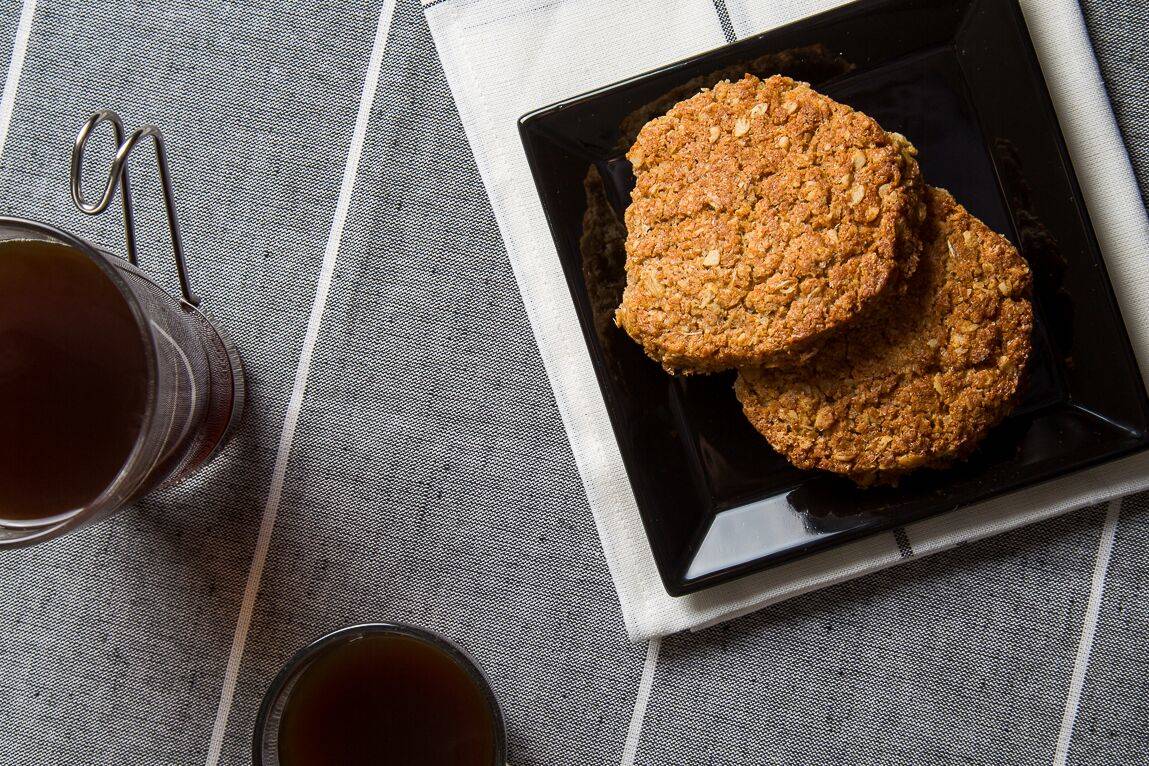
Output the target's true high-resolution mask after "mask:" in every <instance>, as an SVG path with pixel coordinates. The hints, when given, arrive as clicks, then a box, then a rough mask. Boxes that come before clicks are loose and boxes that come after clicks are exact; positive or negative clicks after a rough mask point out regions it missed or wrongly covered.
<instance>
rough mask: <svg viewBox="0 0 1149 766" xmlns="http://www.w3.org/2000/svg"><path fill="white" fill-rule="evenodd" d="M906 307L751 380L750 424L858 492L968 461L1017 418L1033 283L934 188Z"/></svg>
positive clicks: (744, 378)
mask: <svg viewBox="0 0 1149 766" xmlns="http://www.w3.org/2000/svg"><path fill="white" fill-rule="evenodd" d="M922 235H923V239H924V242H925V247H924V249H923V252H922V256H921V260H920V262H919V264H918V268H917V272H916V273H915V274H914V277H913V278H912V279H911V280H910V282H909V283H908V284H907V286H906V292H905V294H904V295H903V296H897V297H896V298H895V299H892V300H890V301H888V302H886V303H885V304H884V305H882V306H881V307H880V308H879V309H878V311H876V312H875V313H874V314H873V315H872V316H871V317H869V318H867V319H866V320H864V321H863V322H862V323H861V324H859V325H857V326H855V327H852V328H850V329H848V330H846V331H845V332H844V333H843V334H842V335H841V336H838V337H835V338H833V339H831V340H830V341H829V342H828V343H827V344H826V345H825V346H824V347H823V348H822V350H821V351H820V352H819V354H818V355H817V356H816V357H815V358H814V359H813V360H812V361H811V362H810V363H809V364H807V365H806V366H804V367H802V368H797V369H792V370H778V369H775V370H764V369H759V370H743V371H742V372H741V373H740V375H739V377H738V381H737V383H736V384H735V392H736V393H737V395H738V399H739V401H741V402H742V407H743V409H744V411H745V413H746V416H747V417H748V418H749V419H750V422H751V423H753V424H754V427H755V428H757V429H758V430H759V431H760V432H761V433H762V434H763V435H764V436H765V437H766V438H767V439H768V440H769V442H770V444H771V445H773V447H774V448H775V449H776V450H778V452H780V453H781V454H782V455H784V456H785V457H786V458H788V459H789V460H790V462H792V463H793V464H794V465H796V466H798V467H799V468H822V469H825V470H828V471H834V472H835V473H841V474H845V475H847V476H849V477H850V478H852V479H853V480H855V481H856V482H858V483H860V484H872V483H893V482H895V481H896V480H897V478H898V477H899V476H901V475H903V474H905V473H906V472H908V471H910V470H913V469H915V468H919V467H923V466H930V467H942V466H944V465H946V464H948V463H950V462H952V461H953V460H955V459H957V458H961V457H963V456H965V455H966V454H967V453H968V452H969V451H970V450H971V449H972V448H973V446H974V445H975V444H976V443H977V442H978V441H979V440H980V439H981V438H982V437H983V436H984V435H985V433H986V431H988V430H989V428H990V427H992V426H993V425H995V424H997V423H998V422H999V421H1000V420H1001V419H1002V418H1004V417H1005V415H1006V414H1007V413H1008V412H1009V410H1010V409H1011V408H1012V407H1013V404H1014V401H1015V398H1016V395H1017V393H1018V389H1019V387H1020V385H1021V381H1022V378H1023V374H1024V371H1025V367H1026V363H1027V361H1028V358H1029V354H1030V343H1031V340H1030V335H1031V331H1032V328H1033V310H1032V307H1031V305H1030V301H1029V294H1030V281H1031V280H1030V272H1029V267H1028V266H1027V265H1026V263H1025V261H1024V260H1022V258H1021V256H1020V255H1019V254H1018V252H1017V250H1016V249H1015V248H1014V247H1013V245H1011V244H1010V243H1009V242H1008V241H1007V240H1006V239H1005V238H1004V237H1002V236H1000V235H999V234H996V233H995V232H993V231H991V230H990V229H989V228H988V227H986V226H985V224H983V223H982V222H981V221H979V220H977V219H976V218H974V217H973V216H972V215H970V214H969V213H968V212H966V210H965V208H963V207H962V206H961V205H959V204H958V203H957V202H955V201H954V199H953V197H951V196H950V195H949V193H948V192H945V191H941V190H938V189H930V190H929V196H928V216H927V219H926V223H925V225H924V227H923V232H922Z"/></svg>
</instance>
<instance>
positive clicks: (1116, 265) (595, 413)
mask: <svg viewBox="0 0 1149 766" xmlns="http://www.w3.org/2000/svg"><path fill="white" fill-rule="evenodd" d="M840 4H841V3H840V2H834V1H833V0H830V1H827V0H774V2H762V3H754V2H750V0H730V3H729V6H728V10H727V8H726V7H725V6H723V5H722V3H721V0H717V2H712V0H675V1H674V2H668V1H667V0H637V1H636V2H630V3H620V2H617V0H554V1H552V2H539V0H426V2H425V3H424V8H425V12H426V16H427V22H428V25H429V26H430V29H431V33H432V35H433V37H434V39H435V45H436V47H437V48H438V51H439V55H440V58H441V60H442V63H443V68H444V70H445V72H446V75H447V80H448V82H449V84H450V87H451V92H452V94H453V95H454V98H455V101H456V103H457V106H458V110H459V114H460V117H461V119H462V122H463V127H464V129H465V130H466V133H467V137H468V139H469V141H470V143H471V149H472V151H473V152H474V154H475V159H476V162H477V165H478V169H479V173H480V175H481V176H482V179H483V183H484V184H485V186H486V189H487V193H488V195H489V196H490V199H491V205H492V207H493V209H494V213H495V218H496V220H497V221H498V224H499V229H500V232H501V233H502V236H503V239H504V241H505V243H506V247H507V252H508V254H509V256H510V260H511V265H512V267H513V268H514V272H515V276H516V278H517V280H518V283H519V289H520V291H521V292H522V296H523V302H524V303H525V305H526V311H527V316H528V318H529V319H530V322H531V326H532V328H533V330H534V333H535V338H536V340H537V342H538V345H539V349H540V352H541V354H542V360H543V364H544V366H545V367H546V371H547V375H548V376H549V378H550V382H551V385H552V387H553V388H554V393H555V399H556V401H557V404H558V409H559V412H560V413H561V416H562V418H563V423H564V424H565V426H566V430H567V434H568V437H569V439H570V443H571V448H572V449H573V451H574V457H575V461H576V463H577V465H578V468H579V473H580V474H581V477H582V481H583V484H584V486H585V488H586V493H587V497H588V499H589V501H590V507H591V510H592V511H593V513H594V518H595V523H596V526H597V528H598V533H599V536H600V538H601V540H602V546H603V551H604V553H605V556H606V562H607V565H608V566H609V568H610V572H611V576H612V577H613V579H614V584H615V588H616V589H617V591H618V597H619V602H620V604H621V607H622V615H623V619H624V620H625V622H626V629H627V632H628V634H629V635H630V637H631V639H632V640H636V641H637V640H642V639H645V638H651V637H654V636H661V635H666V634H669V633H674V632H677V631H681V630H687V629H698V628H701V627H705V626H707V625H711V624H714V623H717V622H721V621H723V620H727V619H730V618H731V617H735V616H737V615H740V614H745V613H747V612H750V611H753V610H755V609H759V608H761V607H763V606H766V605H768V604H772V603H776V602H778V601H782V600H784V599H787V598H790V597H792V596H796V595H798V594H801V593H806V592H808V591H811V590H815V589H817V588H821V587H825V586H827V585H831V584H834V583H838V582H842V581H843V580H847V579H850V578H852V577H857V576H859V575H863V574H866V573H869V572H873V571H876V570H878V569H882V568H884V567H888V566H892V565H894V564H897V563H899V562H900V561H903V560H904V557H903V555H902V552H901V551H900V550H899V545H898V541H897V540H895V538H894V536H893V535H892V534H882V535H876V536H874V537H871V538H868V539H864V540H861V541H858V542H855V543H851V544H849V545H845V546H842V547H839V548H837V549H835V550H832V551H827V552H825V553H821V554H818V555H814V556H810V557H807V558H805V559H802V560H800V561H796V562H793V563H790V564H786V565H783V566H779V567H775V568H773V569H770V570H768V571H766V572H762V573H760V574H757V575H753V576H750V577H746V578H743V579H741V580H738V581H735V582H731V583H728V584H725V585H722V586H718V587H715V588H711V589H709V590H706V591H703V592H701V593H696V594H693V595H689V596H684V597H680V598H672V597H670V596H669V595H667V593H666V591H665V590H664V589H663V587H662V583H661V581H660V579H659V577H658V572H657V570H656V568H655V564H654V559H653V557H652V554H651V551H650V547H649V545H648V543H647V540H646V536H645V533H644V532H643V527H642V523H641V520H640V518H639V515H638V509H637V507H636V505H635V500H634V496H633V494H632V492H631V488H630V484H629V482H628V479H627V477H626V473H625V471H624V468H623V464H622V459H621V457H620V455H619V451H618V445H617V443H616V441H615V438H614V434H613V431H612V430H611V426H610V422H609V420H608V417H607V413H606V408H605V405H604V403H603V400H602V396H601V393H600V391H599V388H598V384H597V382H596V379H595V375H594V371H593V369H592V368H591V362H590V357H589V354H588V352H587V349H586V345H585V343H584V341H583V337H582V334H581V332H579V330H578V327H579V324H578V320H577V318H576V316H575V310H574V304H573V302H572V301H571V298H570V296H569V294H568V292H567V286H566V281H565V280H564V278H563V273H562V268H561V266H560V264H559V260H558V255H557V253H556V252H555V248H554V245H553V243H552V240H551V236H550V232H549V230H548V228H547V223H546V220H545V218H544V215H543V211H542V207H541V205H540V203H539V198H538V195H537V193H536V191H535V187H534V184H533V182H532V180H531V174H530V170H529V168H528V166H527V161H526V157H525V155H524V153H523V148H522V144H521V142H520V140H519V135H518V130H517V125H516V123H517V120H518V118H519V117H520V116H522V115H523V114H525V113H527V112H529V111H531V110H534V109H537V108H539V107H542V106H546V105H548V104H551V103H554V102H556V101H559V100H562V99H564V98H568V97H570V96H574V95H577V94H580V93H583V92H585V91H589V90H591V89H594V88H597V87H600V86H603V85H607V84H610V83H612V82H615V81H617V80H620V79H623V78H625V77H629V76H631V75H635V74H639V73H641V72H644V71H648V70H650V69H654V68H657V67H659V66H662V65H664V64H667V63H669V62H672V61H675V60H677V59H680V58H684V57H686V56H689V55H691V54H695V53H698V52H701V51H704V50H708V49H710V48H714V47H717V46H720V45H722V44H723V43H724V42H725V41H726V37H725V35H724V33H723V22H724V21H726V19H727V17H726V16H725V13H728V14H729V15H728V21H729V24H730V27H732V30H733V31H734V32H736V33H737V35H738V36H739V37H744V36H746V35H748V34H753V33H756V32H760V31H763V30H765V29H769V28H771V27H774V26H777V25H779V24H783V23H787V22H790V21H794V20H796V19H799V18H802V17H804V16H807V15H810V14H812V13H817V12H819V11H823V10H826V9H828V8H831V7H834V6H836V5H840ZM1022 7H1023V10H1024V12H1025V15H1026V19H1027V22H1028V24H1029V29H1030V33H1031V35H1032V37H1033V41H1034V45H1035V47H1036V49H1037V52H1038V56H1039V58H1040V59H1041V63H1042V67H1043V70H1044V72H1045V76H1046V80H1047V82H1048V84H1049V89H1050V92H1051V93H1052V95H1053V101H1054V104H1055V106H1056V108H1057V113H1058V116H1059V118H1060V120H1061V125H1062V129H1063V131H1064V133H1065V138H1066V141H1067V143H1068V145H1069V149H1070V153H1071V154H1072V157H1073V161H1074V165H1075V167H1076V170H1077V175H1078V179H1079V181H1080V183H1081V187H1082V190H1083V193H1084V195H1085V199H1086V203H1087V205H1088V207H1089V211H1090V214H1091V216H1092V219H1093V224H1094V226H1095V227H1096V230H1097V237H1098V240H1099V242H1100V244H1101V249H1102V251H1103V253H1104V255H1105V259H1106V264H1107V266H1108V269H1109V274H1110V277H1111V279H1112V280H1113V283H1114V288H1115V290H1116V292H1117V297H1118V300H1119V302H1120V304H1121V308H1122V312H1123V315H1124V318H1125V321H1126V323H1127V324H1128V326H1129V333H1130V337H1131V339H1132V342H1133V345H1134V349H1135V350H1136V352H1137V356H1138V360H1139V362H1140V364H1141V367H1142V369H1146V363H1147V361H1149V289H1147V288H1149V285H1147V282H1149V279H1147V278H1146V276H1144V269H1143V257H1144V255H1145V254H1147V253H1149V218H1147V217H1146V211H1145V208H1144V207H1143V205H1142V202H1141V197H1140V194H1139V192H1138V189H1137V185H1136V181H1135V178H1134V175H1133V170H1132V167H1131V165H1130V162H1129V157H1128V154H1127V153H1126V150H1125V146H1124V144H1123V143H1122V140H1121V136H1120V133H1119V132H1118V128H1117V123H1116V121H1115V119H1114V116H1113V113H1112V110H1111V108H1110V105H1109V101H1108V98H1107V97H1106V94H1105V88H1104V84H1103V83H1102V80H1101V75H1100V72H1099V71H1098V68H1097V62H1096V61H1095V59H1094V57H1093V51H1092V48H1091V46H1090V43H1089V38H1088V36H1087V33H1086V29H1085V25H1084V21H1083V19H1082V17H1081V11H1080V8H1079V7H1078V5H1077V3H1076V2H1075V0H1022ZM620 41H625V44H624V45H620V44H619V43H620ZM1147 487H1149V453H1143V454H1141V455H1138V456H1134V457H1131V458H1127V459H1125V460H1122V461H1119V462H1115V463H1110V464H1108V465H1105V466H1102V467H1099V468H1095V469H1092V470H1089V471H1086V472H1081V473H1076V474H1073V475H1071V476H1067V477H1064V478H1062V479H1058V480H1055V481H1050V482H1047V483H1045V484H1041V485H1039V486H1036V487H1033V488H1030V489H1027V490H1024V491H1020V492H1016V493H1013V494H1011V495H1008V496H1005V497H1000V498H997V499H994V500H992V501H989V502H986V503H982V504H979V505H977V506H973V507H970V508H966V509H963V510H961V511H958V512H955V513H949V514H945V515H942V516H939V517H935V518H932V519H928V520H925V521H922V522H918V523H916V524H912V525H910V526H908V527H906V528H905V534H906V536H907V538H908V543H909V545H911V546H912V549H913V551H914V554H915V555H921V554H927V553H933V552H936V551H940V550H944V549H946V548H949V547H952V546H954V545H957V544H959V543H962V542H965V541H969V540H975V539H978V538H981V537H986V536H988V535H993V534H997V533H998V532H1002V531H1005V530H1007V529H1011V528H1014V527H1018V526H1021V525H1023V524H1029V523H1031V522H1034V521H1037V520H1039V519H1043V518H1047V517H1050V516H1053V515H1055V514H1058V513H1062V512H1065V511H1068V510H1071V509H1074V508H1080V507H1082V506H1085V505H1089V504H1092V503H1097V502H1101V501H1104V500H1107V499H1109V498H1113V497H1118V496H1121V495H1125V494H1129V493H1131V492H1134V491H1138V490H1142V489H1145V488H1147ZM903 543H905V541H903Z"/></svg>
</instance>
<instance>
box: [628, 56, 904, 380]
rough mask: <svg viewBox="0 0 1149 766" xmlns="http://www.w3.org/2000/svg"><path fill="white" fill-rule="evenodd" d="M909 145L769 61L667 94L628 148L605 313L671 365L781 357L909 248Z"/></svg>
mask: <svg viewBox="0 0 1149 766" xmlns="http://www.w3.org/2000/svg"><path fill="white" fill-rule="evenodd" d="M914 154H915V151H914V149H913V147H912V146H911V145H910V144H909V142H908V141H906V140H905V139H904V138H902V137H901V136H897V135H896V134H888V133H886V132H885V131H884V130H882V128H881V127H880V126H879V125H878V123H876V122H875V121H874V120H873V119H871V118H869V117H867V116H866V115H864V114H861V113H860V112H856V111H854V110H853V109H851V108H849V107H847V106H845V105H843V104H839V103H837V102H835V101H833V100H831V99H830V98H827V97H826V96H823V95H821V94H819V93H816V92H815V91H813V90H812V89H811V88H810V87H809V86H808V85H806V84H804V83H798V82H795V81H794V80H791V79H789V78H786V77H782V76H774V77H770V78H769V79H766V80H759V79H758V78H756V77H754V76H752V75H747V76H746V77H745V78H744V79H742V80H740V81H738V82H735V83H731V82H720V83H718V84H717V85H715V86H714V88H713V89H711V90H703V91H702V92H700V93H698V94H697V95H695V96H693V97H691V98H689V99H687V100H685V101H682V102H680V103H678V104H676V105H675V106H674V107H673V108H671V110H670V111H669V112H668V113H667V114H666V115H664V116H662V117H659V118H656V119H654V120H651V121H650V122H649V123H647V124H646V125H645V126H644V127H643V128H642V130H641V131H640V132H639V135H638V138H637V140H636V141H635V143H634V146H633V147H631V149H630V151H629V152H628V153H627V158H628V159H629V160H630V161H631V164H632V165H633V167H634V172H635V176H636V186H635V189H634V192H633V193H632V195H631V204H630V206H629V207H628V208H627V211H626V227H627V240H626V256H627V257H626V272H627V286H626V291H625V292H624V294H623V300H622V305H621V306H620V307H619V309H618V312H617V314H616V321H617V322H618V323H619V325H620V326H621V327H623V328H624V329H625V330H626V331H627V332H628V333H629V334H630V336H631V337H633V338H634V339H635V340H637V341H638V342H639V343H641V344H642V346H643V347H644V349H645V350H646V352H647V354H648V355H650V356H651V357H652V358H654V359H655V360H657V361H659V362H661V363H662V364H663V366H664V367H666V368H667V369H668V370H671V371H690V372H714V371H718V370H723V369H729V368H732V367H743V366H772V365H780V364H781V365H784V364H793V363H794V362H795V361H796V360H801V359H803V358H805V357H806V356H808V353H809V351H810V350H811V349H813V348H815V347H816V346H817V344H818V343H820V342H821V341H822V340H823V338H824V336H826V335H827V334H828V333H830V332H832V331H834V330H836V329H838V328H840V327H842V326H844V325H845V324H847V323H849V322H851V321H853V320H855V319H856V318H858V317H859V316H860V315H861V314H862V313H863V312H864V311H866V310H867V309H869V308H870V307H871V306H872V305H873V304H874V303H875V301H876V300H877V298H879V297H880V296H881V295H882V294H883V293H884V292H885V291H886V290H887V289H888V288H890V287H892V286H893V285H896V284H898V283H899V281H900V280H902V279H904V278H906V277H908V276H909V275H910V274H911V273H912V272H913V269H914V266H915V264H916V262H917V257H918V252H919V250H920V241H919V239H918V236H917V229H918V224H919V223H920V221H921V219H922V216H923V213H924V204H923V199H924V185H923V184H922V183H921V180H920V179H921V176H920V172H919V170H918V164H917V161H916V160H915V159H914Z"/></svg>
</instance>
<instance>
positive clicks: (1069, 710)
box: [1053, 498, 1121, 766]
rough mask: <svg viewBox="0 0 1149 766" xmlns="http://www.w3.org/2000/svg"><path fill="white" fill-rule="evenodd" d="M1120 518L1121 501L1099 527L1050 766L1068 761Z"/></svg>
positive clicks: (1108, 512) (1063, 765)
mask: <svg viewBox="0 0 1149 766" xmlns="http://www.w3.org/2000/svg"><path fill="white" fill-rule="evenodd" d="M1120 515H1121V498H1118V499H1116V500H1113V501H1111V502H1110V503H1109V510H1108V511H1107V512H1106V513H1105V523H1104V524H1103V525H1102V527H1101V541H1100V542H1099V543H1098V544H1097V559H1096V560H1095V561H1094V562H1093V584H1092V585H1091V586H1090V590H1089V602H1088V603H1087V604H1086V606H1085V618H1084V619H1083V620H1082V621H1081V640H1080V641H1079V642H1078V644H1077V658H1076V659H1075V660H1074V662H1073V674H1072V675H1071V676H1070V679H1069V694H1068V696H1067V697H1066V699H1065V713H1064V714H1063V715H1062V717H1061V733H1060V734H1059V735H1058V737H1057V747H1056V749H1055V750H1054V751H1053V766H1065V764H1066V761H1067V760H1068V759H1069V743H1070V741H1071V740H1072V739H1073V726H1074V724H1075V723H1076V722H1077V709H1078V708H1079V707H1080V706H1081V691H1082V689H1084V688H1085V672H1086V671H1087V670H1088V669H1089V655H1090V653H1091V652H1092V651H1093V637H1094V636H1095V635H1096V634H1097V618H1098V615H1100V613H1101V597H1102V595H1104V592H1105V573H1106V572H1108V571H1109V559H1110V557H1111V556H1112V555H1113V541H1114V540H1115V539H1116V538H1117V521H1118V518H1119V517H1120Z"/></svg>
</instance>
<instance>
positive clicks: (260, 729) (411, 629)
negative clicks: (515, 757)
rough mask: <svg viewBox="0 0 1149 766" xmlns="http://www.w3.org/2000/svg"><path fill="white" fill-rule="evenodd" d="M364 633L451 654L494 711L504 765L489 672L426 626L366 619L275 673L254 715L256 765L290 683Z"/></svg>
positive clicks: (502, 733)
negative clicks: (419, 643)
mask: <svg viewBox="0 0 1149 766" xmlns="http://www.w3.org/2000/svg"><path fill="white" fill-rule="evenodd" d="M365 634H386V635H397V636H406V637H408V638H414V639H416V640H419V641H423V642H424V643H426V644H429V645H431V646H432V647H434V648H436V649H438V650H440V651H442V652H443V653H444V654H446V655H447V656H448V657H450V659H451V660H452V661H454V662H455V663H456V664H457V665H458V666H459V667H460V668H462V669H463V670H464V671H465V672H466V673H467V675H468V676H470V677H471V680H473V681H474V682H475V683H476V684H477V685H478V687H479V689H480V691H481V692H482V694H483V699H484V700H485V701H486V703H487V705H488V707H489V708H490V710H491V719H492V721H493V726H494V735H495V756H494V764H502V763H504V762H505V761H506V748H507V744H506V725H505V722H504V720H503V713H502V708H501V707H500V706H499V700H498V698H497V697H496V696H495V692H494V689H492V688H491V682H490V679H488V678H487V675H486V673H484V672H483V670H482V668H480V667H479V665H478V663H476V662H475V661H474V660H473V659H471V657H470V655H468V654H467V653H466V652H465V651H463V650H462V649H461V648H460V647H459V646H458V645H456V644H455V643H453V642H452V641H450V640H448V639H446V638H444V637H443V636H441V635H439V634H438V633H434V632H432V631H430V630H428V629H426V628H420V627H416V626H414V625H410V624H407V623H402V622H365V623H359V624H357V625H348V626H346V627H343V628H339V629H337V630H333V631H331V632H329V633H325V634H323V635H322V636H320V637H319V638H316V639H315V640H313V641H311V642H309V643H307V644H305V645H304V646H303V647H302V648H300V649H299V650H298V651H296V652H295V654H293V655H292V656H291V658H290V659H288V661H287V662H286V663H284V665H283V667H282V668H281V669H280V671H279V672H278V673H276V675H275V678H274V679H272V682H271V684H270V685H269V686H268V687H267V691H266V692H265V693H264V695H263V701H262V702H261V703H260V706H259V712H258V714H257V715H256V718H255V731H254V733H253V736H252V764H253V766H263V757H264V755H265V753H264V749H263V742H264V739H265V737H264V735H265V734H266V733H267V727H268V724H269V718H270V716H271V711H272V708H273V707H274V706H275V704H276V703H277V702H278V701H279V700H280V698H281V697H282V696H283V694H284V692H285V691H286V690H287V689H288V686H289V685H290V684H291V682H293V681H295V680H296V679H298V678H299V677H300V676H301V675H302V673H303V671H304V670H306V668H307V666H308V665H309V664H310V662H311V660H313V659H314V658H315V657H317V656H318V655H319V654H320V652H322V651H324V650H326V649H328V648H330V647H332V646H337V645H340V644H346V643H350V642H351V641H353V640H355V639H356V638H359V637H362V636H363V635H365Z"/></svg>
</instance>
